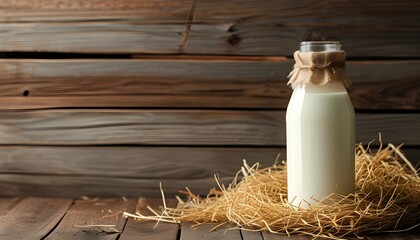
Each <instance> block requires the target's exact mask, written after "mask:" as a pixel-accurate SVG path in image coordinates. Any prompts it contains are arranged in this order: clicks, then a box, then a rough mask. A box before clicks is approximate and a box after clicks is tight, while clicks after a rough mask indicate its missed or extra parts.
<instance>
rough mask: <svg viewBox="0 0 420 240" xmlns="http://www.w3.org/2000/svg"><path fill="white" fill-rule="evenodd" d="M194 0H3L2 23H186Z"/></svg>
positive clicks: (1, 3) (0, 19) (1, 5)
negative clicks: (125, 21)
mask: <svg viewBox="0 0 420 240" xmlns="http://www.w3.org/2000/svg"><path fill="white" fill-rule="evenodd" d="M191 6H192V0H176V1H171V0H153V1H142V0H101V1H96V0H71V1H68V0H67V1H63V0H49V1H43V0H11V1H1V2H0V22H5V23H19V22H23V23H25V22H50V23H54V22H77V21H79V22H80V21H109V20H114V21H122V20H131V21H138V22H137V23H141V22H164V21H170V22H177V21H178V22H181V20H182V22H184V20H186V19H187V16H188V13H189V11H190V8H191Z"/></svg>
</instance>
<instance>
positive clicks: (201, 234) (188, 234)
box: [180, 222, 242, 240]
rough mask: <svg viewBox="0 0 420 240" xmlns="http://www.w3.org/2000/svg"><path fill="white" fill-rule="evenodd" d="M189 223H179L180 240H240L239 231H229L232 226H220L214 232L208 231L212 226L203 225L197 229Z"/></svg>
mask: <svg viewBox="0 0 420 240" xmlns="http://www.w3.org/2000/svg"><path fill="white" fill-rule="evenodd" d="M193 226H194V224H193V223H191V222H183V223H181V238H180V240H197V239H201V240H213V239H220V240H242V237H241V232H240V230H239V229H229V228H231V227H234V226H227V225H225V226H222V227H220V228H218V229H216V230H214V231H210V230H211V229H212V228H213V227H214V225H212V224H204V225H201V226H198V227H193Z"/></svg>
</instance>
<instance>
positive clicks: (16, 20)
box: [0, 0, 420, 57]
mask: <svg viewBox="0 0 420 240" xmlns="http://www.w3.org/2000/svg"><path fill="white" fill-rule="evenodd" d="M196 2H197V3H196V7H195V11H194V14H193V18H192V27H191V31H190V32H189V34H188V36H189V39H188V41H186V42H183V40H182V39H183V37H184V36H186V35H185V33H184V31H185V29H186V26H187V24H189V23H191V21H189V18H188V15H189V12H190V11H191V9H192V5H193V1H192V0H188V1H187V0H177V1H169V0H160V1H135V0H131V1H126V0H119V1H115V2H113V1H110V0H107V1H105V2H103V3H102V2H100V3H99V2H97V1H94V0H88V1H81V0H77V1H75V2H74V3H73V1H59V0H54V1H48V2H46V1H42V0H32V1H29V2H26V1H24V0H14V1H6V2H5V3H2V5H0V16H1V17H0V27H1V29H4V31H2V32H1V33H0V39H1V40H0V51H57V52H108V53H115V52H118V53H123V52H124V53H187V54H235V55H288V56H290V55H291V54H292V53H293V51H294V49H296V48H297V44H298V42H299V41H302V40H325V39H326V40H339V41H341V42H343V44H344V46H345V48H346V49H347V50H348V52H349V54H350V56H357V57H361V56H411V57H416V56H420V48H419V47H418V44H417V43H418V42H419V39H420V34H419V31H417V30H418V29H419V26H420V25H419V17H418V10H419V9H420V6H419V4H418V3H413V2H412V1H409V0H403V1H399V2H398V3H395V2H393V1H390V0H387V1H381V3H366V2H365V1H361V0H359V1H356V2H336V1H333V0H329V1H323V2H322V3H315V4H314V3H313V1H310V0H305V1H299V3H295V2H294V1H279V0H268V1H264V2H261V1H258V0H243V1H237V0H229V1H225V0H217V1H214V0H199V1H196ZM314 9H316V11H314ZM98 39H100V41H98Z"/></svg>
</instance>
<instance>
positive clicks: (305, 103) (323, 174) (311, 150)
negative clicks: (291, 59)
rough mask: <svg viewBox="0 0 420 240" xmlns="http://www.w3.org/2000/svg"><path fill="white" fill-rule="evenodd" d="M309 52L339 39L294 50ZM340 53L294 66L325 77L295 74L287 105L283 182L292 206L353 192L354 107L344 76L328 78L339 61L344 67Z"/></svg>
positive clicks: (333, 48)
mask: <svg viewBox="0 0 420 240" xmlns="http://www.w3.org/2000/svg"><path fill="white" fill-rule="evenodd" d="M311 52H315V53H317V52H327V54H328V53H329V52H342V51H341V44H340V43H338V42H302V43H301V46H300V53H311ZM342 53H343V54H345V53H344V52H342ZM295 58H296V53H295ZM298 58H299V57H298ZM344 58H345V55H344ZM344 58H343V62H342V65H341V66H340V65H337V66H338V67H334V63H331V62H329V61H328V60H327V61H325V62H321V63H317V62H315V63H313V66H312V67H311V66H305V64H299V66H298V68H299V69H298V70H301V69H302V70H305V71H306V72H308V71H311V69H312V70H315V71H318V75H316V74H315V75H314V74H312V77H315V78H316V77H318V78H319V77H324V78H325V79H321V82H322V83H321V84H320V83H319V81H318V80H319V79H318V80H316V79H312V80H307V79H306V80H304V79H302V76H300V77H301V79H300V81H296V83H295V86H294V90H293V94H292V97H291V99H290V102H289V105H288V107H287V114H286V136H287V187H288V201H289V203H291V204H292V205H293V206H296V207H308V204H314V203H316V202H318V201H321V200H323V198H325V197H328V196H330V195H332V194H343V195H347V194H349V193H353V192H354V185H355V159H354V151H355V114H354V109H353V106H352V104H351V101H350V98H349V95H348V94H347V91H346V88H345V84H344V83H345V80H342V81H341V80H340V78H341V77H342V76H334V81H332V80H331V79H329V78H330V77H331V76H332V75H334V74H338V72H340V71H338V70H339V68H340V67H341V72H342V73H344V70H343V67H344ZM309 65H310V64H309ZM296 68H297V67H296V65H295V70H294V71H296ZM327 68H330V69H327ZM334 68H335V69H334ZM325 69H327V70H325ZM320 72H321V74H319V73H320ZM292 73H293V72H292ZM324 73H325V74H324ZM297 74H300V73H297ZM305 76H308V74H305ZM297 78H299V76H297ZM289 83H290V82H289Z"/></svg>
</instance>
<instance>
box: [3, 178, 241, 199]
mask: <svg viewBox="0 0 420 240" xmlns="http://www.w3.org/2000/svg"><path fill="white" fill-rule="evenodd" d="M232 179H233V177H223V178H220V181H221V182H222V183H223V184H228V183H230V182H231V181H232ZM159 182H161V183H162V187H163V190H164V191H165V195H166V196H168V197H172V196H175V195H179V190H185V187H188V188H189V189H191V191H193V192H195V193H197V194H200V195H205V194H207V193H208V191H209V190H210V189H211V188H213V187H217V184H216V182H215V180H214V177H208V178H200V179H193V180H191V179H181V178H179V179H136V178H130V177H129V176H128V177H125V178H116V177H89V176H55V175H38V174H37V175H33V174H0V196H2V197H10V196H50V197H80V196H107V197H118V196H119V197H121V196H126V197H138V196H145V197H160V196H161V193H160V191H159Z"/></svg>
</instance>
